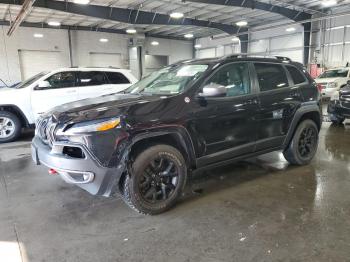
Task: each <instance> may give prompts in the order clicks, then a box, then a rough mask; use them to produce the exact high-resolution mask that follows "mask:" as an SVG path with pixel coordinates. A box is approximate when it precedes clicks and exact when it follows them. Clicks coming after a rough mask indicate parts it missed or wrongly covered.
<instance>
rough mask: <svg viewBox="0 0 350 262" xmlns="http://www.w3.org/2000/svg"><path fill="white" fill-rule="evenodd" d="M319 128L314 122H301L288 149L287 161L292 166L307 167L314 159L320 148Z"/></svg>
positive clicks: (285, 153) (286, 152)
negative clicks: (318, 147)
mask: <svg viewBox="0 0 350 262" xmlns="http://www.w3.org/2000/svg"><path fill="white" fill-rule="evenodd" d="M318 132H319V130H318V128H317V125H316V124H315V122H314V121H312V120H304V121H303V122H301V123H300V124H299V125H298V127H297V129H296V131H295V133H294V136H293V139H292V140H291V142H290V144H289V146H288V147H287V149H286V150H285V151H284V152H283V155H284V157H285V159H286V160H287V161H288V162H289V163H291V164H292V165H299V166H301V165H307V164H309V163H310V161H311V160H312V159H313V158H314V156H315V154H316V151H317V146H318Z"/></svg>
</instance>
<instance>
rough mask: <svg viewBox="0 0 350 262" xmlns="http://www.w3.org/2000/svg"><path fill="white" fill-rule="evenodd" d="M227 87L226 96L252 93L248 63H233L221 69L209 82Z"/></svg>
mask: <svg viewBox="0 0 350 262" xmlns="http://www.w3.org/2000/svg"><path fill="white" fill-rule="evenodd" d="M207 84H218V85H222V86H225V87H226V90H227V93H226V96H239V95H245V94H249V93H250V78H249V69H248V64H247V63H233V64H230V65H226V66H224V67H223V68H221V69H219V71H217V72H216V73H215V74H214V75H213V76H212V77H211V78H210V79H209V81H208V82H207Z"/></svg>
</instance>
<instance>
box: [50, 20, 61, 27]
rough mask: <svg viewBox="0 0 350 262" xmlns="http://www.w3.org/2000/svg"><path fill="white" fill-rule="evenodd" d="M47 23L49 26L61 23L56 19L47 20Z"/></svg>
mask: <svg viewBox="0 0 350 262" xmlns="http://www.w3.org/2000/svg"><path fill="white" fill-rule="evenodd" d="M47 24H48V25H49V26H60V25H61V23H60V22H58V21H49V22H48V23H47Z"/></svg>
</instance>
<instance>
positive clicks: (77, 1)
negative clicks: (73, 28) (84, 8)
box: [74, 0, 90, 5]
mask: <svg viewBox="0 0 350 262" xmlns="http://www.w3.org/2000/svg"><path fill="white" fill-rule="evenodd" d="M74 3H75V4H79V5H87V4H88V3H90V0H74Z"/></svg>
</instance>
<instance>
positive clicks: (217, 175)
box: [178, 152, 316, 206]
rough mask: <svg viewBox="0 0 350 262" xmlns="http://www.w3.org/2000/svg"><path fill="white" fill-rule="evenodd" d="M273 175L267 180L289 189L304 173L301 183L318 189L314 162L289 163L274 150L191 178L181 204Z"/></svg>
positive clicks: (252, 183)
mask: <svg viewBox="0 0 350 262" xmlns="http://www.w3.org/2000/svg"><path fill="white" fill-rule="evenodd" d="M286 174H287V175H288V176H286V178H283V179H282V180H281V179H279V175H286ZM304 175H306V176H304ZM270 176H274V177H273V178H270V179H269V180H268V181H270V182H271V179H272V181H273V182H272V183H274V182H275V181H276V180H277V182H276V183H279V184H281V185H285V186H286V188H287V190H288V186H291V184H293V183H294V182H295V181H296V180H297V179H299V178H300V177H299V178H296V176H302V178H301V179H299V182H300V181H303V182H302V183H304V182H305V183H306V184H308V186H310V189H311V191H314V190H315V188H316V182H315V170H314V168H313V166H312V165H308V166H304V167H299V166H293V165H289V163H288V162H287V161H286V160H285V159H284V158H283V155H282V154H281V153H280V152H273V153H269V154H266V155H262V156H259V157H257V158H251V159H247V160H245V161H240V162H237V163H234V164H230V165H226V166H222V167H217V168H213V169H210V170H206V171H203V172H200V173H196V174H194V175H193V176H192V177H191V178H190V179H189V181H188V183H187V186H186V188H185V190H184V194H183V197H182V199H181V200H180V201H179V205H178V206H181V205H186V204H189V203H190V202H193V201H196V200H198V199H200V198H202V197H206V196H208V195H211V194H213V193H215V194H217V193H219V192H221V191H225V190H227V189H229V190H234V188H236V187H241V186H243V185H244V184H246V183H251V186H252V187H256V186H260V185H261V183H260V182H255V181H258V180H260V179H268V178H269V177H270ZM278 180H279V181H278ZM270 182H266V183H270ZM299 182H296V183H299ZM266 183H262V184H263V185H262V186H266ZM266 190H269V189H268V188H267V189H266ZM282 190H283V189H282ZM233 194H234V193H233Z"/></svg>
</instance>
